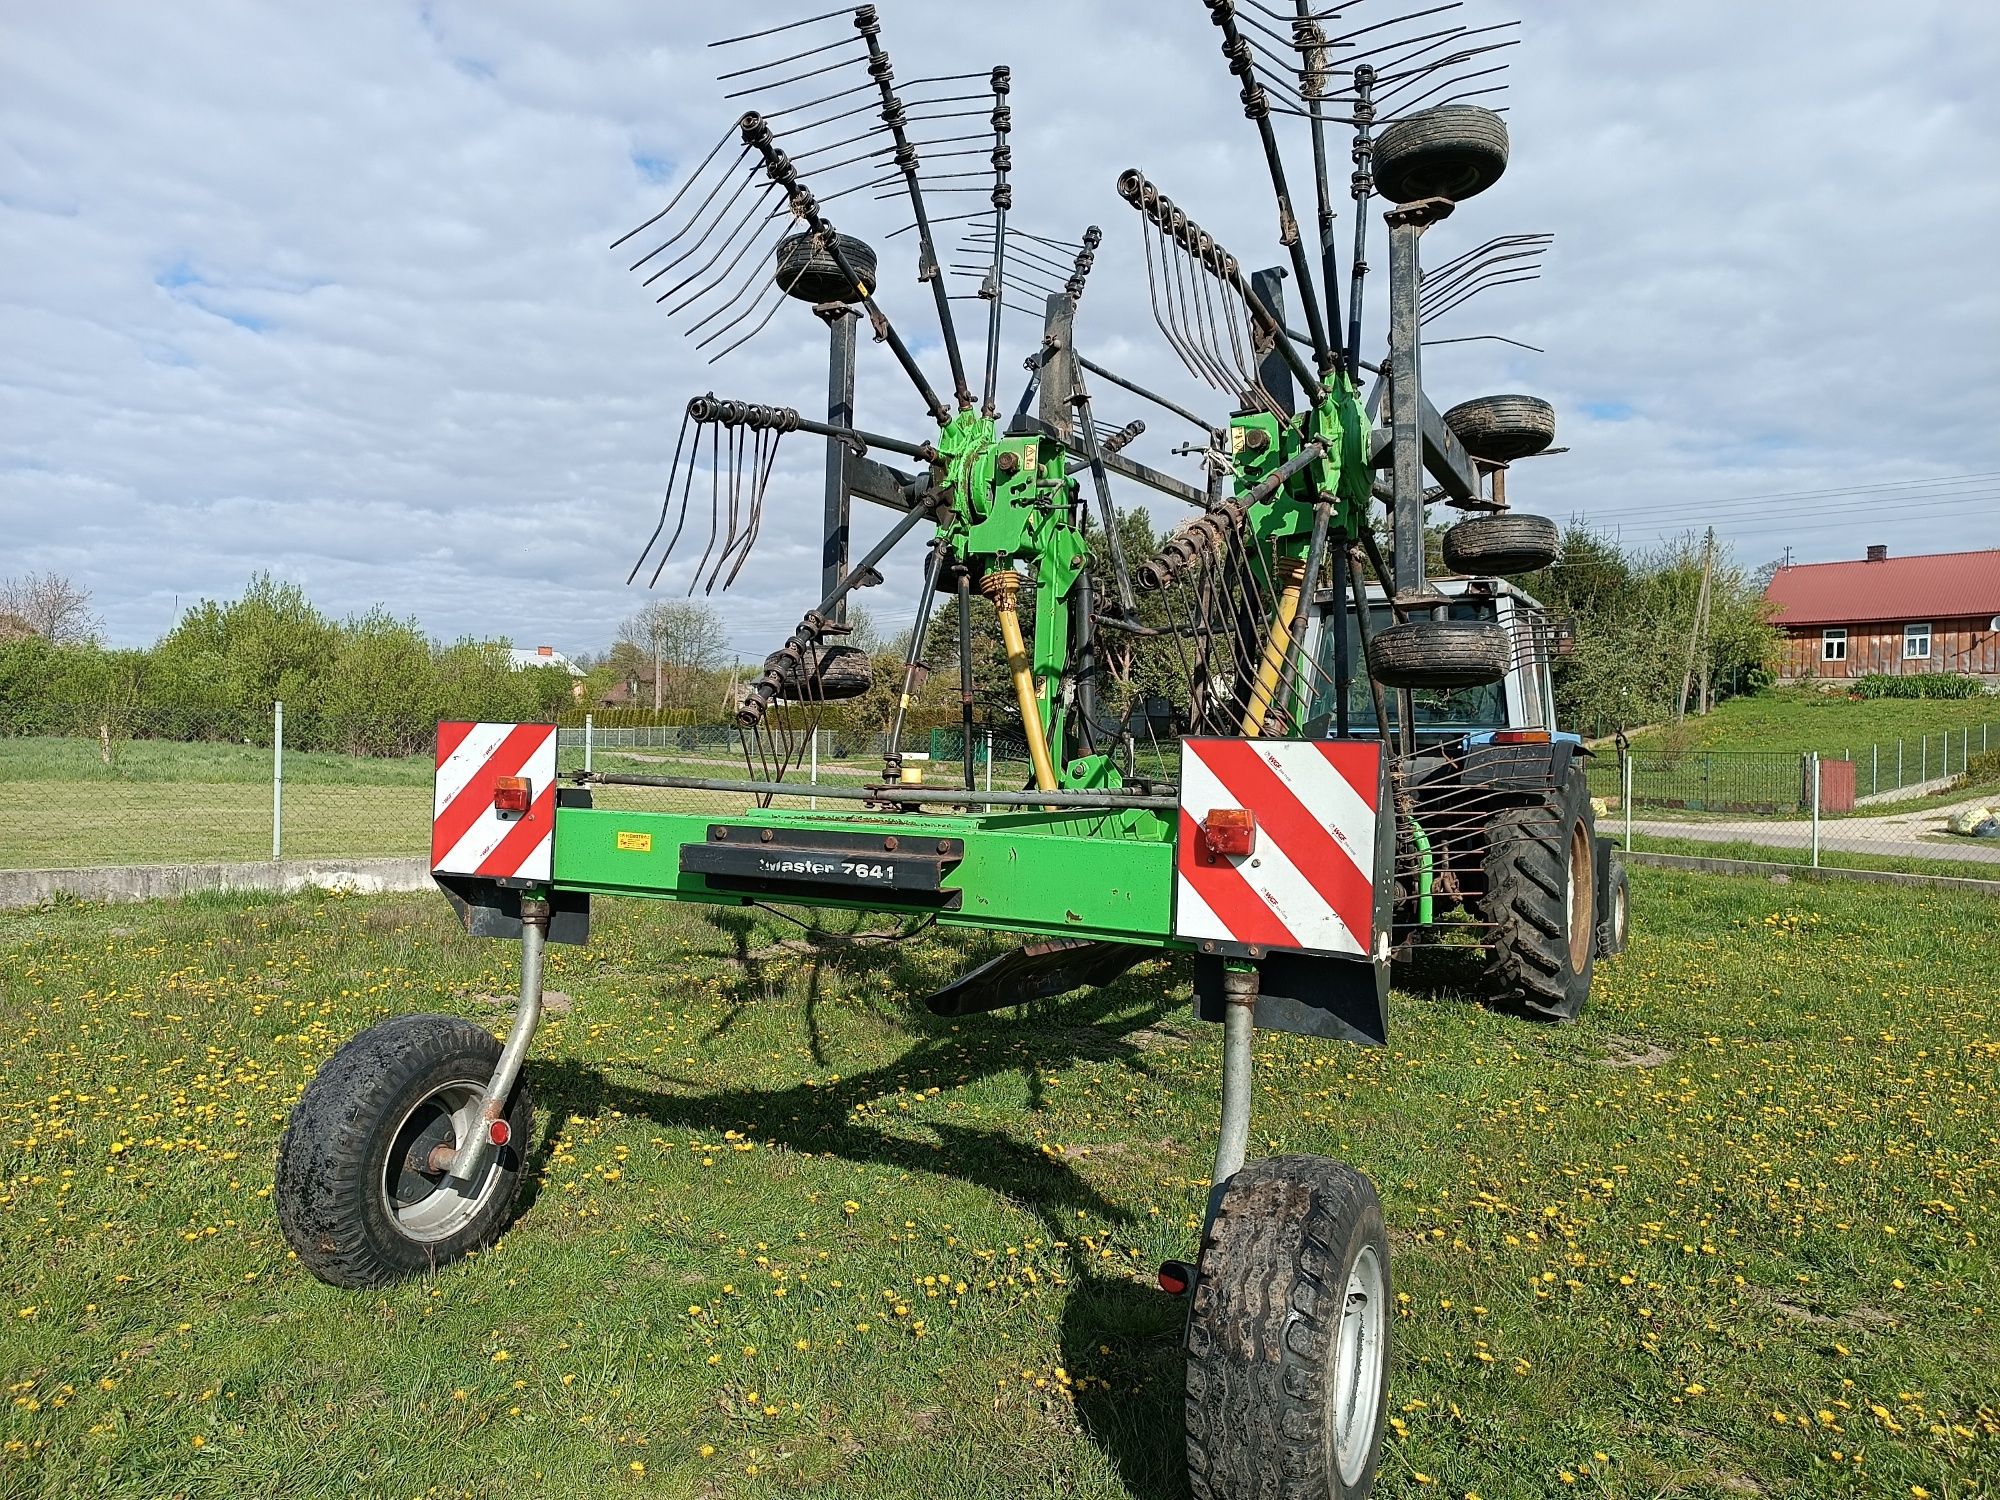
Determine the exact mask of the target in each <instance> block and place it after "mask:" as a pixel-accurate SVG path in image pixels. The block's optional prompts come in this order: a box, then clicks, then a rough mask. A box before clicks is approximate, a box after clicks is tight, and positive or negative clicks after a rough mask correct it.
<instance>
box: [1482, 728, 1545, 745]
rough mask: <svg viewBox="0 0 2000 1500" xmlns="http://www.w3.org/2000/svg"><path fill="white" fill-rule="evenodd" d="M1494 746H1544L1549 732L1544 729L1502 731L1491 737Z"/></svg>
mask: <svg viewBox="0 0 2000 1500" xmlns="http://www.w3.org/2000/svg"><path fill="white" fill-rule="evenodd" d="M1493 743H1494V744H1496V745H1546V744H1548V743H1549V732H1548V731H1547V730H1546V729H1502V730H1500V731H1499V732H1498V733H1496V734H1495V735H1494V736H1493Z"/></svg>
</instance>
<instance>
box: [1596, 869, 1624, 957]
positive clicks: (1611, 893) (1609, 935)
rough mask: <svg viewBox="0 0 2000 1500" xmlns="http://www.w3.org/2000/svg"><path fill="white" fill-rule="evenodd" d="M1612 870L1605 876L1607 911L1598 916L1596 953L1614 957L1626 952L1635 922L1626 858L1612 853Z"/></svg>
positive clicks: (1605, 904) (1605, 908) (1600, 955)
mask: <svg viewBox="0 0 2000 1500" xmlns="http://www.w3.org/2000/svg"><path fill="white" fill-rule="evenodd" d="M1608 858H1609V859H1610V861H1611V873H1610V874H1609V875H1608V876H1607V877H1606V879H1605V891H1606V895H1605V897H1604V910H1603V911H1601V912H1599V913H1598V917H1597V956H1598V957H1599V958H1614V957H1616V956H1617V955H1618V954H1620V953H1623V952H1624V951H1625V939H1626V935H1627V933H1628V932H1629V931H1630V927H1631V921H1632V890H1631V886H1630V884H1629V883H1628V882H1627V881H1626V878H1625V861H1624V860H1622V859H1620V858H1619V857H1618V856H1617V855H1616V854H1612V855H1609V856H1608Z"/></svg>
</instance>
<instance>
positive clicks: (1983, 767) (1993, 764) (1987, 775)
mask: <svg viewBox="0 0 2000 1500" xmlns="http://www.w3.org/2000/svg"><path fill="white" fill-rule="evenodd" d="M1996 781H2000V750H1982V751H1980V752H1979V753H1978V754H1977V755H1969V756H1967V757H1966V760H1965V784H1966V785H1967V786H1986V785H1988V784H1989V783H1992V782H1996Z"/></svg>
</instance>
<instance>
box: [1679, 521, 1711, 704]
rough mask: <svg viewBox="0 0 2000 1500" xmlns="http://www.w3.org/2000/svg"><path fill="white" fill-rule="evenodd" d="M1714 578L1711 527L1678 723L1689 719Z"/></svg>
mask: <svg viewBox="0 0 2000 1500" xmlns="http://www.w3.org/2000/svg"><path fill="white" fill-rule="evenodd" d="M1714 576H1715V528H1714V527H1713V526H1711V527H1709V528H1708V536H1707V538H1706V539H1705V540H1704V541H1703V543H1702V549H1701V592H1700V593H1699V594H1697V595H1696V596H1695V601H1694V629H1693V630H1692V631H1690V632H1689V633H1688V654H1687V670H1686V671H1685V672H1683V673H1682V674H1681V696H1680V699H1679V701H1678V702H1676V703H1675V705H1674V720H1675V722H1676V723H1678V722H1679V721H1680V720H1682V719H1684V718H1686V717H1687V701H1688V694H1689V693H1691V692H1692V691H1694V663H1695V653H1696V652H1697V651H1699V650H1700V649H1701V642H1702V637H1703V636H1704V635H1705V634H1706V633H1707V630H1708V591H1709V581H1710V580H1711V579H1712V578H1713V577H1714ZM1707 676H1708V667H1707V664H1706V663H1704V664H1703V666H1702V677H1703V679H1704V683H1705V682H1706V679H1707ZM1703 691H1704V693H1706V691H1707V689H1706V686H1704V688H1703Z"/></svg>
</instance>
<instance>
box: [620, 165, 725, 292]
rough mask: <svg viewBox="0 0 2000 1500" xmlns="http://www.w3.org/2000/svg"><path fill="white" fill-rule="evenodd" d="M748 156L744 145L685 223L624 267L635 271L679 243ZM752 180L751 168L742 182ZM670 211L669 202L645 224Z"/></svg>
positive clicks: (685, 187) (687, 185)
mask: <svg viewBox="0 0 2000 1500" xmlns="http://www.w3.org/2000/svg"><path fill="white" fill-rule="evenodd" d="M749 156H750V148H749V147H748V146H745V147H744V148H743V150H742V152H741V154H739V155H738V156H737V158H736V160H735V161H733V162H731V163H730V164H729V168H728V170H727V171H725V172H724V173H723V174H722V176H720V177H719V178H717V179H716V183H715V186H714V187H712V188H710V189H709V190H708V196H707V197H705V198H703V199H702V200H701V203H700V205H699V206H698V207H697V208H696V209H695V211H694V213H693V214H691V215H690V216H689V218H688V221H687V223H685V224H683V225H682V226H681V227H680V228H679V229H677V230H675V231H674V232H673V233H672V234H670V235H668V236H667V237H666V238H665V239H664V240H662V241H660V243H659V244H657V245H655V246H654V247H653V248H652V249H650V250H648V251H647V252H646V253H645V254H644V255H642V256H640V257H639V258H638V259H637V260H635V261H633V262H632V264H631V265H629V266H627V267H626V268H625V269H626V270H628V271H636V270H638V269H639V267H641V266H643V265H644V264H645V263H646V262H647V261H649V260H651V259H652V258H653V257H654V256H656V255H658V254H659V253H660V252H661V251H662V250H670V249H672V248H673V246H674V245H676V244H677V243H679V242H680V240H681V239H682V238H683V237H685V236H686V235H687V234H688V232H689V231H690V230H692V229H693V228H694V227H695V225H697V224H699V223H700V222H701V220H702V217H703V215H705V214H706V213H707V212H708V206H709V205H710V204H711V203H713V202H714V201H715V195H716V194H717V193H719V192H721V191H722V190H723V189H724V188H726V187H728V186H729V183H730V180H731V179H732V178H733V177H735V176H736V174H737V169H738V168H740V167H741V166H742V165H743V163H744V162H745V161H746V160H748V159H749ZM711 159H712V158H711ZM694 181H695V180H694V179H693V178H689V179H688V180H687V182H686V183H684V184H683V185H682V187H681V193H685V192H686V191H687V190H688V189H689V188H691V187H693V186H694ZM754 181H756V172H755V170H754V169H753V170H752V171H751V172H750V173H749V174H748V175H746V176H745V178H744V182H745V183H746V184H747V183H750V182H754ZM681 193H676V194H675V195H674V202H675V203H678V202H679V201H680V197H681ZM742 194H743V188H742V187H741V186H739V187H738V188H737V190H736V191H735V192H734V193H733V194H731V195H730V199H729V202H730V203H734V202H735V201H736V199H737V198H739V197H741V196H742ZM671 211H672V205H671V204H670V205H668V207H667V208H663V209H661V210H660V212H659V213H657V214H655V215H654V216H653V217H652V218H651V219H648V220H647V221H646V224H651V223H654V222H656V221H658V220H659V219H661V218H663V217H665V215H666V214H668V213H669V212H671ZM728 212H729V206H728V204H724V205H723V208H722V213H724V214H726V213H728ZM717 217H720V215H718V216H717ZM645 227H646V225H645V224H642V225H640V226H639V228H640V229H643V228H645ZM638 232H639V230H638V229H635V230H633V231H632V234H637V233H638ZM632 234H628V235H626V236H625V237H624V238H623V239H620V240H619V241H618V242H617V244H615V245H613V246H612V247H611V248H612V249H614V250H615V249H617V248H618V245H622V244H624V243H625V241H626V240H629V239H630V238H632ZM642 284H643V283H642Z"/></svg>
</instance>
